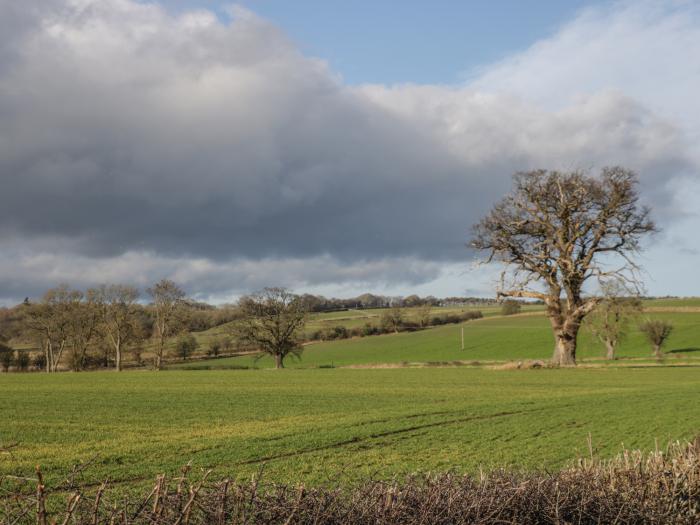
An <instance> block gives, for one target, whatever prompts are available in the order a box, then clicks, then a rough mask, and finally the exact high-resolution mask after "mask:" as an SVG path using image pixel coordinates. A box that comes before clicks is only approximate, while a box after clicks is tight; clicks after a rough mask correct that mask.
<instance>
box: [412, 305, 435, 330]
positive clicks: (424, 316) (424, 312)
mask: <svg viewBox="0 0 700 525" xmlns="http://www.w3.org/2000/svg"><path fill="white" fill-rule="evenodd" d="M432 310H433V307H432V306H431V304H430V303H428V302H426V303H424V304H423V305H421V306H419V307H418V308H417V310H416V313H417V317H418V324H420V327H421V328H425V327H426V326H428V325H429V324H430V314H431V313H432Z"/></svg>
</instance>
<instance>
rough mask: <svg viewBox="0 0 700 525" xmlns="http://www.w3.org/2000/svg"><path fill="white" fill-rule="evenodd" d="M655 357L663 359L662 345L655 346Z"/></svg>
mask: <svg viewBox="0 0 700 525" xmlns="http://www.w3.org/2000/svg"><path fill="white" fill-rule="evenodd" d="M654 356H655V357H656V358H657V359H661V358H662V357H663V356H664V355H663V353H661V345H654Z"/></svg>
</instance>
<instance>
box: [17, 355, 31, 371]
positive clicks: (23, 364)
mask: <svg viewBox="0 0 700 525" xmlns="http://www.w3.org/2000/svg"><path fill="white" fill-rule="evenodd" d="M30 361H31V356H30V355H29V352H20V351H19V350H18V351H17V358H16V359H15V364H16V365H17V368H18V369H19V370H21V371H22V372H26V371H27V369H28V368H29V362H30Z"/></svg>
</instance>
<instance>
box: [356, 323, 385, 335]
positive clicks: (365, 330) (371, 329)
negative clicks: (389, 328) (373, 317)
mask: <svg viewBox="0 0 700 525" xmlns="http://www.w3.org/2000/svg"><path fill="white" fill-rule="evenodd" d="M360 330H361V331H362V335H363V336H369V335H379V334H380V333H381V331H380V330H379V327H377V326H374V325H373V324H370V323H365V325H364V326H363V327H362V328H361V329H360Z"/></svg>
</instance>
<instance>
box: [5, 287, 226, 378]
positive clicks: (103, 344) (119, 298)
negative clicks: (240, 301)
mask: <svg viewBox="0 0 700 525" xmlns="http://www.w3.org/2000/svg"><path fill="white" fill-rule="evenodd" d="M146 294H147V296H148V297H149V299H150V303H148V304H145V305H144V304H141V303H139V298H140V291H139V290H138V289H137V288H136V287H134V286H130V285H124V284H106V285H101V286H98V287H94V288H89V289H87V290H84V291H83V290H78V289H74V288H71V287H70V286H67V285H60V286H57V287H56V288H52V289H50V290H48V291H47V292H46V293H45V294H44V295H43V297H42V298H41V299H39V300H37V301H30V300H29V299H26V300H25V301H24V302H23V303H22V304H21V305H19V306H17V307H15V308H12V309H8V310H6V311H5V312H4V313H5V315H3V318H2V323H0V327H2V330H3V331H2V335H1V336H0V341H2V344H3V346H4V347H5V349H6V350H5V352H2V353H3V360H4V362H7V361H8V360H9V359H10V358H8V357H7V354H8V353H10V352H9V351H8V350H11V349H9V346H8V344H7V343H8V341H9V339H10V338H11V337H14V338H20V339H24V340H29V341H32V342H33V343H34V344H35V345H36V347H37V348H39V352H38V354H37V355H36V357H35V358H34V363H33V364H34V366H35V367H37V368H41V369H43V370H45V371H46V372H56V371H58V370H59V368H60V367H61V366H62V365H65V364H67V365H68V367H69V368H70V369H72V370H76V371H77V370H84V369H86V368H91V367H95V366H103V367H107V366H113V367H114V369H115V370H117V371H120V370H122V369H123V366H124V360H125V355H126V353H127V352H135V353H136V354H140V352H141V350H142V347H143V345H144V344H145V343H146V342H149V341H150V343H151V346H152V348H153V356H154V357H153V366H154V368H156V369H161V368H162V367H163V357H164V351H165V343H166V340H167V339H168V338H169V337H171V336H172V335H173V334H175V333H176V332H178V331H190V330H192V329H194V328H204V329H206V328H208V327H210V326H211V325H214V324H215V323H219V324H221V323H224V322H228V321H230V320H231V319H232V318H233V317H234V316H235V313H234V312H233V311H231V310H230V309H225V310H218V311H216V312H213V311H212V310H210V308H209V307H207V306H206V305H202V304H201V303H196V302H194V301H189V300H187V298H186V295H185V293H184V291H183V290H182V289H181V288H180V287H179V286H178V285H177V284H175V283H174V282H173V281H170V280H168V279H163V280H161V281H159V282H157V283H155V284H154V285H153V286H151V287H149V288H147V289H146ZM24 354H25V352H18V353H17V355H16V357H15V358H16V360H17V363H16V365H17V367H18V368H20V369H21V368H26V367H28V365H29V363H27V362H26V360H27V357H26V356H25V355H24Z"/></svg>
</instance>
